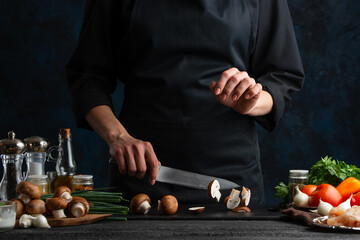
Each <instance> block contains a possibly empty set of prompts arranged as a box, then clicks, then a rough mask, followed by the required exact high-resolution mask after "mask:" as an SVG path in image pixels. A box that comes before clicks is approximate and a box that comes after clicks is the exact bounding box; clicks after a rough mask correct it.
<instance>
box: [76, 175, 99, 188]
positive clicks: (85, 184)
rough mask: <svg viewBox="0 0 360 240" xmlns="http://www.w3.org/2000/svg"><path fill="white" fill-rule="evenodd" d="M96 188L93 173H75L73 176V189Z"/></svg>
mask: <svg viewBox="0 0 360 240" xmlns="http://www.w3.org/2000/svg"><path fill="white" fill-rule="evenodd" d="M92 189H94V181H93V175H75V176H74V177H73V184H72V191H78V190H92Z"/></svg>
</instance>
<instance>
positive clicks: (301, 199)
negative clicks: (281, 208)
mask: <svg viewBox="0 0 360 240" xmlns="http://www.w3.org/2000/svg"><path fill="white" fill-rule="evenodd" d="M295 189H296V195H295V197H294V204H295V206H297V207H307V206H308V203H309V196H308V195H307V194H305V193H303V192H301V191H300V189H299V187H298V186H296V187H295Z"/></svg>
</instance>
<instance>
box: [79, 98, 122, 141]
mask: <svg viewBox="0 0 360 240" xmlns="http://www.w3.org/2000/svg"><path fill="white" fill-rule="evenodd" d="M85 119H86V121H87V122H88V123H89V125H90V126H91V127H92V128H93V129H94V131H95V132H96V133H97V134H99V136H100V137H101V138H102V139H104V141H105V142H107V143H108V144H109V143H110V142H112V141H113V140H114V139H117V138H119V137H121V136H124V135H128V133H127V131H126V129H125V128H124V126H123V125H122V124H121V123H120V122H119V120H118V119H117V118H116V117H115V115H114V113H113V112H112V110H111V108H110V107H109V106H106V105H101V106H96V107H94V108H92V109H91V110H90V111H89V112H88V113H87V114H86V115H85Z"/></svg>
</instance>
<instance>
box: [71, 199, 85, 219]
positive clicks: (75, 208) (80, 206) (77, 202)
mask: <svg viewBox="0 0 360 240" xmlns="http://www.w3.org/2000/svg"><path fill="white" fill-rule="evenodd" d="M67 209H68V210H69V213H70V214H71V215H72V216H73V217H83V216H85V215H86V214H87V213H88V212H89V209H90V207H89V203H88V201H86V199H85V198H82V197H73V198H72V201H71V202H70V203H69V204H68V208H67Z"/></svg>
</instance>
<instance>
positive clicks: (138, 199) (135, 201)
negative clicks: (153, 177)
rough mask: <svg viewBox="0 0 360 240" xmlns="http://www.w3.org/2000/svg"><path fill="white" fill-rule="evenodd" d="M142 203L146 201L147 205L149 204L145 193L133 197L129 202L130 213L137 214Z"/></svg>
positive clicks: (148, 198)
mask: <svg viewBox="0 0 360 240" xmlns="http://www.w3.org/2000/svg"><path fill="white" fill-rule="evenodd" d="M144 201H148V202H149V204H151V202H150V197H149V196H148V195H146V194H145V193H139V194H137V195H135V196H134V197H133V198H132V199H131V201H130V210H131V212H133V213H138V209H139V207H140V205H141V203H143V202H144Z"/></svg>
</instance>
